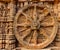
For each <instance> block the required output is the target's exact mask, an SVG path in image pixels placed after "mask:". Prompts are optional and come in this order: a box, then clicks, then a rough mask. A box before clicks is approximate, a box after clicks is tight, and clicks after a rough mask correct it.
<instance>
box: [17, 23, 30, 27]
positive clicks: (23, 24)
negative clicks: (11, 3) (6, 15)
mask: <svg viewBox="0 0 60 50" xmlns="http://www.w3.org/2000/svg"><path fill="white" fill-rule="evenodd" d="M17 26H23V27H27V26H30V24H28V23H21V24H17Z"/></svg>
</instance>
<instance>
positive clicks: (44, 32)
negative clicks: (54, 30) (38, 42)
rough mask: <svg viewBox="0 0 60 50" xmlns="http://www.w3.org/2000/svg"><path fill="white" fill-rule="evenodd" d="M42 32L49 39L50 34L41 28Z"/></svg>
mask: <svg viewBox="0 0 60 50" xmlns="http://www.w3.org/2000/svg"><path fill="white" fill-rule="evenodd" d="M40 33H41V34H43V36H45V37H46V38H47V39H49V36H48V34H47V32H46V31H45V30H44V29H40Z"/></svg>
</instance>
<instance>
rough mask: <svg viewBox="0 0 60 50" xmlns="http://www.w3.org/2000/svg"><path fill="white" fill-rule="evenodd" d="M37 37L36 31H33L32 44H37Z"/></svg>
mask: <svg viewBox="0 0 60 50" xmlns="http://www.w3.org/2000/svg"><path fill="white" fill-rule="evenodd" d="M37 37H38V33H37V30H34V33H33V42H34V44H37Z"/></svg>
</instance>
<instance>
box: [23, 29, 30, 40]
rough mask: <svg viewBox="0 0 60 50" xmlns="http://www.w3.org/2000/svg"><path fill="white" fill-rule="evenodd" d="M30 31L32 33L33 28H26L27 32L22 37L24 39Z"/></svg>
mask: <svg viewBox="0 0 60 50" xmlns="http://www.w3.org/2000/svg"><path fill="white" fill-rule="evenodd" d="M30 33H31V29H28V30H26V33H25V35H24V36H22V39H24V38H25V37H27V36H28V35H29V34H30Z"/></svg>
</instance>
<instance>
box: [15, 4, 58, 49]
mask: <svg viewBox="0 0 60 50" xmlns="http://www.w3.org/2000/svg"><path fill="white" fill-rule="evenodd" d="M14 33H15V36H16V38H17V40H18V41H19V43H21V44H22V45H23V46H24V47H26V48H44V47H46V46H48V45H49V44H50V43H51V42H52V41H53V40H54V38H55V36H56V33H57V22H56V19H55V17H53V15H52V14H51V12H50V9H48V8H47V7H46V6H39V5H38V4H32V5H31V4H30V5H28V6H25V7H23V8H22V9H21V10H19V11H18V13H17V14H16V17H15V18H14Z"/></svg>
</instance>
